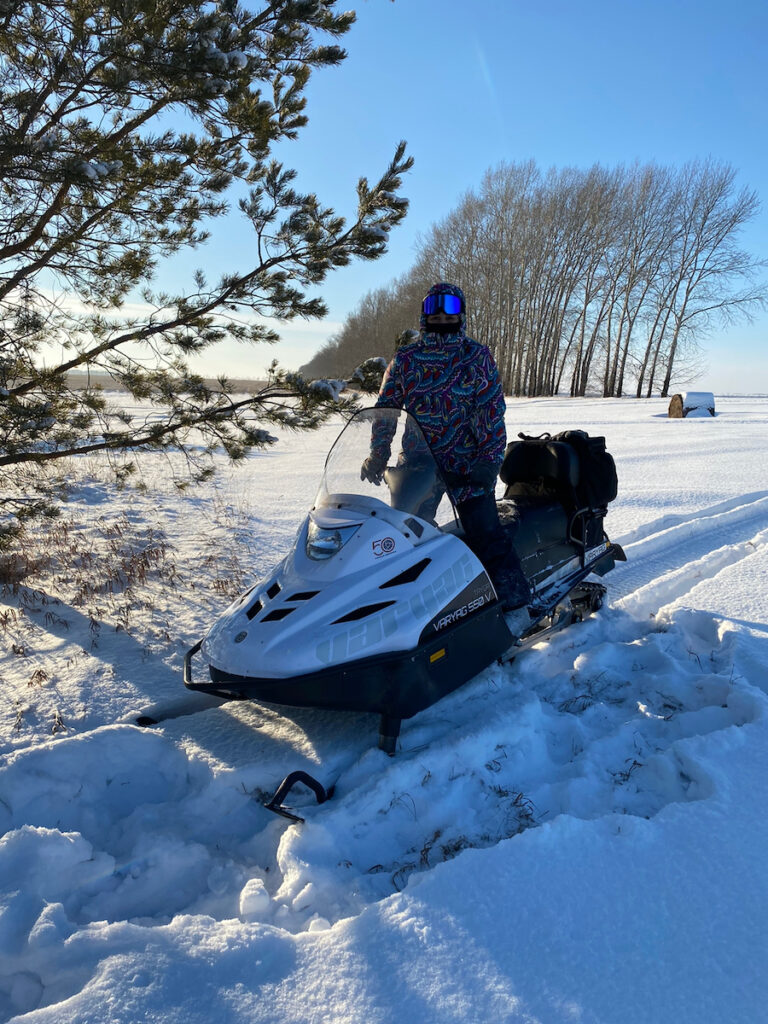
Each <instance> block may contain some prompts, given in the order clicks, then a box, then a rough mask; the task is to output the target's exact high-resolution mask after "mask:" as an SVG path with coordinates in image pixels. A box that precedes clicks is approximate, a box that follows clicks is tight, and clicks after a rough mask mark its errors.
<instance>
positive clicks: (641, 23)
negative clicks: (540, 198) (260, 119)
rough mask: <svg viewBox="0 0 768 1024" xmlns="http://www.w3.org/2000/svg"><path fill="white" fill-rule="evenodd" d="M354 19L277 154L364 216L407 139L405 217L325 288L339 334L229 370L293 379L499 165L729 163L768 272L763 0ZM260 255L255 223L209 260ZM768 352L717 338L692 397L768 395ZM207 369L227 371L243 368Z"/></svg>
mask: <svg viewBox="0 0 768 1024" xmlns="http://www.w3.org/2000/svg"><path fill="white" fill-rule="evenodd" d="M355 9H356V11H357V15H358V21H357V23H356V25H355V26H354V27H353V28H352V30H351V31H350V32H349V33H348V34H347V35H346V36H345V37H344V39H343V45H344V46H345V47H346V49H347V50H348V51H349V57H348V59H347V60H346V61H345V62H344V63H343V64H342V65H340V66H339V67H338V68H330V69H326V70H324V71H322V72H320V73H318V74H316V75H315V76H314V78H313V79H312V81H311V82H310V86H309V89H308V92H307V96H308V108H307V113H308V116H309V124H308V125H307V127H306V128H305V129H304V130H303V131H302V133H301V134H300V137H299V139H298V140H297V141H296V142H292V143H290V144H287V145H284V146H283V147H281V151H280V157H281V159H283V160H284V161H285V162H286V163H288V164H290V165H291V166H294V167H295V168H296V170H297V171H298V172H299V181H298V184H299V185H300V186H301V187H303V188H306V189H308V190H312V191H316V192H317V193H318V195H319V197H320V198H321V200H322V201H323V202H325V203H327V204H329V205H331V206H333V207H334V208H336V210H337V211H338V212H340V213H343V214H346V215H348V216H352V215H353V214H354V208H355V186H356V183H357V179H358V178H359V177H360V176H361V175H366V176H367V177H369V179H375V178H376V177H377V176H378V175H379V173H380V172H381V171H382V170H383V168H384V166H385V165H386V163H387V161H388V160H389V159H390V157H391V155H392V153H393V152H394V149H395V146H396V145H397V142H398V141H399V140H400V139H406V140H407V142H408V151H409V152H410V154H411V155H412V156H413V157H414V158H415V166H414V168H413V170H412V171H411V172H410V174H408V175H407V176H406V179H405V183H404V188H403V192H404V194H405V195H406V196H408V198H409V199H410V201H411V207H410V211H409V214H408V217H407V218H406V220H405V222H404V223H403V225H401V227H400V228H399V229H398V230H397V231H396V232H395V233H394V234H393V236H392V243H391V246H390V251H389V253H388V255H387V256H386V257H384V258H383V259H381V260H379V261H377V262H375V263H372V264H361V263H358V264H355V265H353V266H351V267H348V268H344V269H342V270H340V271H337V272H336V273H334V274H333V275H332V276H331V277H329V278H328V279H327V281H326V283H325V285H324V286H323V287H322V289H321V294H322V295H323V296H324V298H325V300H326V302H327V304H328V306H329V317H328V320H327V321H325V322H323V323H317V324H313V325H305V326H304V327H302V326H300V325H295V326H292V327H291V328H290V329H287V330H286V331H285V332H284V340H283V341H282V342H281V343H280V345H279V346H278V347H277V348H270V349H261V348H259V349H256V350H242V349H239V350H238V351H237V355H236V357H235V359H234V362H233V364H232V365H229V366H228V367H227V368H228V370H229V372H236V373H237V375H240V376H242V375H247V376H258V375H259V374H260V373H261V372H262V370H263V367H264V366H265V365H266V363H267V362H268V361H269V359H270V358H272V357H273V356H274V357H277V358H278V359H279V360H280V362H281V363H283V364H284V365H286V366H289V367H297V366H298V365H300V364H301V363H302V362H304V361H306V360H307V359H308V358H310V356H311V355H312V354H313V353H314V352H315V351H316V350H317V348H318V347H319V346H320V344H322V343H323V341H325V340H326V339H327V337H328V336H329V335H331V334H332V333H333V332H334V330H335V329H336V328H337V327H338V325H339V324H340V323H341V322H342V321H343V319H344V317H345V315H346V314H347V313H348V312H350V311H351V310H352V309H354V308H355V306H356V305H357V303H358V301H359V299H360V298H361V296H362V295H363V294H364V293H365V292H366V291H369V290H370V289H372V288H375V287H377V286H379V285H381V284H385V283H387V282H389V281H390V280H391V279H392V278H394V277H396V276H398V275H400V274H401V273H403V272H404V271H405V270H406V269H407V268H408V267H409V266H410V264H411V262H412V261H413V257H414V247H415V243H416V239H417V237H418V235H419V233H420V232H425V231H427V230H428V228H429V227H430V225H431V224H432V223H433V222H434V221H435V220H439V219H441V218H442V217H444V216H445V215H446V214H447V213H448V212H449V211H450V210H451V209H452V208H453V207H454V206H455V205H456V204H457V202H458V200H459V199H460V197H461V196H462V195H463V193H464V192H466V191H467V190H468V189H472V188H475V187H476V186H477V185H478V184H479V183H480V180H481V178H482V176H483V174H484V172H485V171H486V170H487V169H488V168H489V167H492V166H495V165H496V164H498V163H500V162H502V161H510V162H513V161H522V160H528V159H533V160H535V161H536V163H538V165H539V166H540V167H542V168H547V167H550V166H556V167H565V166H578V167H589V166H591V165H592V164H594V163H597V162H600V163H603V164H605V165H607V166H615V165H616V164H619V163H632V162H634V161H635V160H637V161H640V162H641V163H642V162H647V161H656V162H657V163H661V164H673V165H679V164H682V163H684V162H685V161H686V160H690V159H693V158H697V157H698V158H706V157H708V156H711V157H713V158H715V159H717V160H723V161H726V162H728V163H730V164H732V165H733V166H734V167H735V168H736V169H737V171H738V182H739V184H740V185H745V186H748V187H750V188H752V189H754V190H755V191H757V193H758V195H759V196H760V198H761V201H762V203H763V208H762V209H761V212H760V215H759V217H758V218H757V219H756V220H755V221H754V222H753V223H752V225H751V226H750V227H749V229H748V230H747V231H745V232H744V235H743V243H744V245H745V247H746V248H748V249H749V250H750V251H751V252H752V253H754V254H755V255H757V256H759V257H760V258H762V259H768V143H767V142H766V139H768V123H767V122H768V113H767V112H766V110H767V108H768V88H767V86H768V71H767V70H766V68H767V67H768V48H767V47H766V41H767V40H768V3H766V0H732V2H730V3H725V2H722V0H721V2H718V3H716V2H713V0H696V2H693V0H665V2H660V0H642V2H641V0H611V2H609V0H582V2H580V3H574V2H573V0H567V2H566V0H473V2H471V3H467V2H460V0H395V2H394V3H392V2H391V0H359V2H358V3H357V5H356V7H355ZM249 244H250V238H249V234H248V228H247V225H245V224H243V225H242V228H240V227H239V226H238V224H237V222H236V221H234V220H232V221H231V222H230V223H229V224H228V231H227V237H226V246H223V245H219V244H215V243H214V244H213V245H211V247H210V251H209V252H208V253H206V251H205V250H203V251H202V252H200V253H198V254H197V256H198V258H197V259H196V260H195V263H199V262H201V261H202V260H203V259H204V258H206V257H207V259H209V260H210V259H212V260H213V261H214V263H218V262H219V260H221V259H223V254H226V257H227V261H228V262H227V263H226V264H225V263H222V264H221V269H226V268H227V267H229V266H231V265H232V264H231V262H229V261H230V260H235V261H236V262H237V263H240V264H244V263H245V262H246V260H247V258H248V248H249ZM209 266H210V264H209ZM211 269H213V268H211ZM766 277H767V278H768V270H766ZM416 315H417V311H414V316H416ZM403 326H404V327H406V326H411V325H409V324H404V325H403ZM767 347H768V313H766V314H763V315H761V317H760V318H759V320H758V321H757V322H755V323H754V324H752V325H739V326H735V327H732V328H730V329H729V330H728V331H727V333H725V334H721V335H715V336H712V337H711V338H710V339H709V340H708V341H707V342H706V348H707V352H708V360H709V370H708V371H707V372H706V373H705V374H704V375H703V376H702V377H701V378H700V379H699V381H698V382H697V385H696V386H697V387H698V388H703V389H706V390H715V391H718V392H723V391H729V390H736V391H744V390H760V391H763V392H768V356H767V355H766V348H767ZM384 354H386V353H384ZM211 359H212V360H213V362H212V363H211V367H210V368H211V369H213V368H218V369H220V368H221V366H222V361H224V362H229V360H230V356H229V353H227V352H226V351H225V350H223V349H222V350H217V353H216V355H215V356H214V355H213V354H212V355H211ZM214 364H215V366H214Z"/></svg>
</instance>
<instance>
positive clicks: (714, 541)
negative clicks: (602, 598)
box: [609, 491, 768, 603]
mask: <svg viewBox="0 0 768 1024" xmlns="http://www.w3.org/2000/svg"><path fill="white" fill-rule="evenodd" d="M670 518H673V517H665V518H664V519H662V520H660V521H659V522H658V523H657V524H650V527H653V526H654V525H655V526H656V527H657V528H656V529H655V530H653V532H647V533H645V535H644V536H641V537H640V538H639V539H633V537H632V535H630V537H629V538H626V537H624V538H621V539H620V541H619V542H620V543H621V544H622V546H623V548H624V551H625V553H626V555H627V562H626V564H625V565H621V566H618V567H617V570H616V572H615V573H614V574H613V575H612V577H611V581H610V587H609V594H610V601H611V603H616V602H617V601H619V600H621V599H622V598H627V597H629V596H630V595H632V594H635V593H637V592H638V591H640V590H642V589H644V588H646V587H649V585H650V589H653V587H654V585H658V586H662V585H664V584H663V583H662V581H666V580H668V579H669V578H670V577H671V576H673V575H674V574H681V573H685V571H686V567H691V566H693V565H695V564H697V563H699V562H701V563H702V564H701V566H699V569H700V570H701V574H702V575H712V572H711V571H708V569H707V568H705V563H706V565H708V566H709V569H710V570H714V571H719V570H720V569H721V568H724V567H725V566H726V565H728V564H731V563H732V562H734V561H738V560H739V559H740V558H743V557H746V555H748V554H749V553H751V551H753V550H754V548H755V546H758V545H760V544H763V543H766V541H768V537H766V535H765V534H766V530H768V494H766V493H765V492H764V491H763V492H758V493H757V494H747V495H743V496H742V497H740V498H737V499H734V500H733V501H730V502H724V503H722V504H720V505H716V506H714V507H713V508H710V509H702V510H701V511H700V512H696V513H694V514H692V515H690V516H686V517H685V518H679V519H678V520H677V522H675V523H674V524H672V525H670V524H669V520H670ZM674 518H677V517H674ZM643 532H644V531H643ZM681 592H684V590H683V591H681ZM678 596H680V592H675V593H672V594H671V596H670V597H669V598H668V600H672V599H673V598H674V597H678Z"/></svg>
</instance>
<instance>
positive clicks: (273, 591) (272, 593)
mask: <svg viewBox="0 0 768 1024" xmlns="http://www.w3.org/2000/svg"><path fill="white" fill-rule="evenodd" d="M279 593H280V584H279V583H278V582H277V580H275V582H274V583H273V584H272V586H271V587H267V597H268V598H270V599H271V598H273V597H277V595H278V594H279Z"/></svg>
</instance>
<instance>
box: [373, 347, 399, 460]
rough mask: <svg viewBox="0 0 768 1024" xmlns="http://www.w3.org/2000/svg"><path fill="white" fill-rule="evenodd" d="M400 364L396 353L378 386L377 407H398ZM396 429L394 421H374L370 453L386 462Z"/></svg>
mask: <svg viewBox="0 0 768 1024" xmlns="http://www.w3.org/2000/svg"><path fill="white" fill-rule="evenodd" d="M399 371H400V366H399V363H398V358H397V353H395V356H394V358H393V359H392V360H391V362H390V364H389V366H388V367H387V368H386V370H385V371H384V376H383V377H382V379H381V387H380V388H379V397H378V398H377V399H376V407H377V408H382V407H383V408H388V409H391V408H393V407H394V408H399V407H400V405H401V402H402V398H403V394H402V388H401V386H400V379H401V378H400V372H399ZM395 430H396V424H395V421H394V420H392V419H382V420H377V421H375V422H374V424H373V426H372V429H371V455H373V456H374V457H376V458H378V459H380V460H381V461H382V462H386V461H387V459H388V458H389V456H390V451H391V447H392V438H393V437H394V434H395Z"/></svg>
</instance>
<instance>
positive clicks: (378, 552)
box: [371, 537, 395, 558]
mask: <svg viewBox="0 0 768 1024" xmlns="http://www.w3.org/2000/svg"><path fill="white" fill-rule="evenodd" d="M371 547H372V548H373V554H374V557H375V558H381V556H382V555H391V554H392V552H393V551H394V550H395V539H394V537H382V538H381V540H375V541H373V543H372V544H371Z"/></svg>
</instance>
